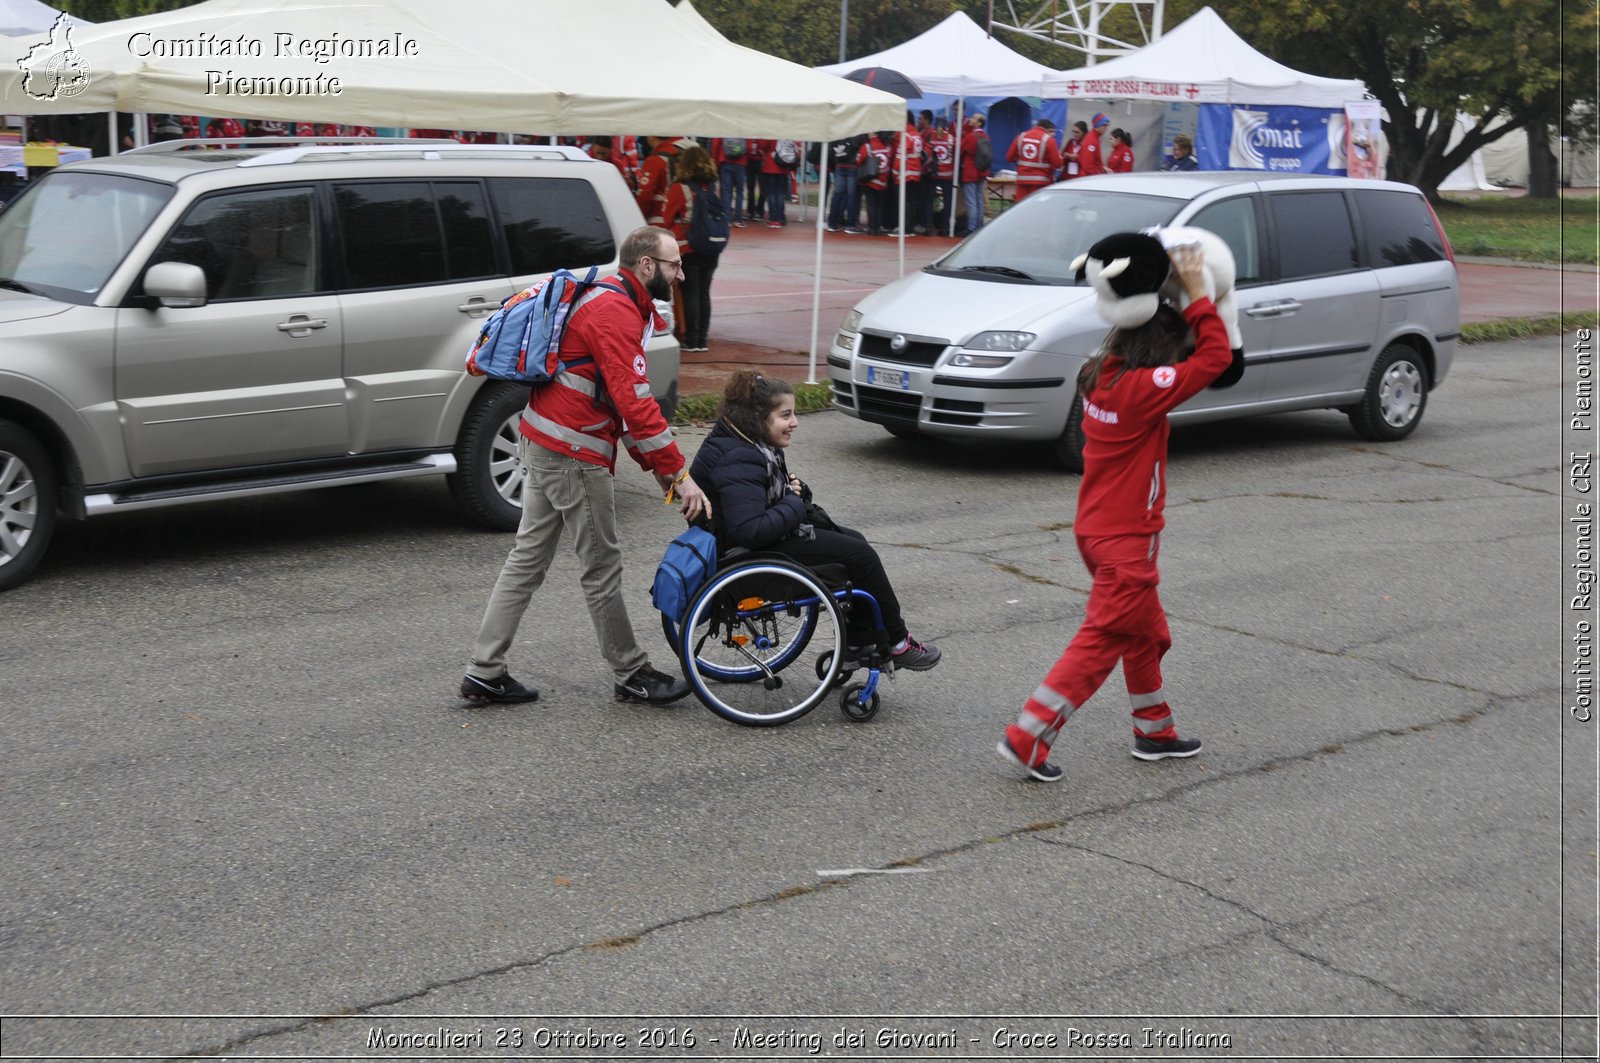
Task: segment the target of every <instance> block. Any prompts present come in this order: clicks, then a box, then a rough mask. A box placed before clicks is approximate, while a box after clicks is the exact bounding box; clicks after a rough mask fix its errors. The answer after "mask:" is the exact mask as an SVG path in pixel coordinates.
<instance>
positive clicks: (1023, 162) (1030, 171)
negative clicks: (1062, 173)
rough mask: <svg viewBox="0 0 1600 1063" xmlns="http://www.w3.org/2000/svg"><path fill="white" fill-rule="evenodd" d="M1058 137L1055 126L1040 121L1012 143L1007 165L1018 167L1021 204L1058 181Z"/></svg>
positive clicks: (1018, 191)
mask: <svg viewBox="0 0 1600 1063" xmlns="http://www.w3.org/2000/svg"><path fill="white" fill-rule="evenodd" d="M1055 134H1056V126H1055V123H1054V122H1052V121H1050V119H1048V118H1041V119H1039V121H1038V123H1037V124H1036V125H1035V126H1034V127H1033V128H1032V129H1024V130H1023V131H1022V132H1020V133H1018V134H1017V139H1016V140H1013V141H1012V142H1011V150H1010V151H1007V152H1006V161H1007V162H1010V163H1014V164H1015V165H1016V167H1017V202H1018V203H1020V202H1022V201H1023V200H1024V199H1026V198H1027V197H1028V196H1030V195H1032V194H1033V193H1034V192H1037V191H1038V190H1039V189H1041V188H1043V187H1044V186H1045V185H1048V184H1050V183H1051V182H1052V181H1054V180H1055V179H1056V171H1057V170H1059V169H1061V145H1059V144H1057V143H1056V135H1055Z"/></svg>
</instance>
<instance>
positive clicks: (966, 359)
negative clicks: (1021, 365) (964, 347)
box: [950, 351, 1012, 369]
mask: <svg viewBox="0 0 1600 1063" xmlns="http://www.w3.org/2000/svg"><path fill="white" fill-rule="evenodd" d="M1011 361H1012V359H1011V356H1010V355H1009V354H972V353H971V352H969V351H960V352H957V354H956V355H955V357H953V358H951V359H950V364H951V365H959V366H961V367H962V368H964V369H999V368H1000V367H1001V366H1003V365H1010V364H1011Z"/></svg>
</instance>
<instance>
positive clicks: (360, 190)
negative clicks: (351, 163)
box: [333, 181, 499, 289]
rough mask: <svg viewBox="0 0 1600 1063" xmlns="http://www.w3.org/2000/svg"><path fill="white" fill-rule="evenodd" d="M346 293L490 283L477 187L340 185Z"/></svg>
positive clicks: (491, 266)
mask: <svg viewBox="0 0 1600 1063" xmlns="http://www.w3.org/2000/svg"><path fill="white" fill-rule="evenodd" d="M333 198H334V210H335V212H336V213H337V215H338V219H339V229H340V233H341V235H342V237H343V240H344V271H345V287H347V288H352V289H360V288H404V287H409V286H413V285H418V284H442V283H444V282H446V281H452V280H471V279H473V278H476V277H488V276H493V275H495V274H496V273H498V272H499V270H498V269H497V268H496V266H495V259H494V246H493V243H492V241H491V238H490V231H489V217H488V210H487V208H486V205H485V204H484V201H483V190H482V188H481V187H480V186H479V185H478V183H477V182H476V181H440V182H429V181H362V182H351V183H348V184H338V185H335V186H334V190H333Z"/></svg>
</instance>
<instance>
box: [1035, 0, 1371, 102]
mask: <svg viewBox="0 0 1600 1063" xmlns="http://www.w3.org/2000/svg"><path fill="white" fill-rule="evenodd" d="M1366 92H1367V88H1366V86H1365V85H1364V84H1362V82H1361V81H1359V80H1354V79H1352V80H1344V79H1341V78H1325V77H1317V76H1316V75H1314V74H1303V73H1301V72H1300V71H1298V70H1295V69H1293V68H1292V67H1287V66H1284V65H1283V64H1282V63H1279V62H1277V61H1275V60H1272V59H1268V58H1267V57H1266V56H1264V55H1262V54H1261V53H1260V52H1258V51H1256V50H1255V49H1254V48H1252V47H1250V45H1248V44H1246V43H1245V41H1244V39H1243V38H1242V37H1240V36H1239V35H1238V34H1237V33H1235V32H1233V30H1232V29H1230V28H1229V27H1228V24H1227V23H1226V22H1223V21H1222V16H1221V15H1218V14H1217V13H1216V12H1215V11H1213V10H1212V9H1211V8H1209V7H1207V8H1202V9H1201V10H1200V11H1199V12H1198V13H1197V14H1195V15H1194V16H1193V17H1192V18H1190V19H1188V20H1187V21H1185V22H1183V23H1182V24H1181V25H1179V26H1177V27H1176V28H1174V29H1173V30H1172V31H1171V32H1169V33H1166V34H1163V35H1162V37H1161V39H1160V40H1159V41H1156V42H1155V43H1154V44H1150V45H1147V46H1146V47H1144V48H1141V49H1139V50H1138V51H1137V52H1133V53H1131V54H1129V55H1124V56H1118V57H1117V58H1116V59H1110V60H1107V61H1106V62H1104V63H1097V64H1096V65H1094V66H1086V67H1080V68H1079V69H1077V70H1066V71H1063V72H1061V73H1059V74H1055V75H1053V76H1052V77H1050V78H1048V79H1047V80H1046V83H1045V90H1044V95H1045V96H1046V97H1048V98H1050V99H1068V100H1070V99H1075V98H1084V99H1118V100H1160V101H1163V102H1167V103H1243V104H1284V105H1289V106H1298V107H1343V106H1344V104H1345V103H1346V102H1347V101H1350V100H1359V99H1362V98H1363V97H1364V96H1365V95H1366Z"/></svg>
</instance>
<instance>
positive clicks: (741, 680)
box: [663, 561, 844, 727]
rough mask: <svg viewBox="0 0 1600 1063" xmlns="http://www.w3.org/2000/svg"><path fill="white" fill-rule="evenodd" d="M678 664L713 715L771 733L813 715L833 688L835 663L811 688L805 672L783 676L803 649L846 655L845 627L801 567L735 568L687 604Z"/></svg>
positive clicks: (674, 635)
mask: <svg viewBox="0 0 1600 1063" xmlns="http://www.w3.org/2000/svg"><path fill="white" fill-rule="evenodd" d="M669 626H670V627H671V628H672V629H673V630H671V631H669V632H668V641H669V642H670V641H672V640H673V639H676V640H677V643H678V659H679V660H680V661H681V662H682V664H683V674H684V677H685V678H686V679H687V680H688V681H689V686H690V689H692V690H693V691H694V693H695V696H696V697H698V698H699V699H700V700H701V701H702V702H704V703H705V706H706V707H707V708H708V709H710V710H711V711H712V712H715V713H716V714H717V715H719V716H721V717H723V718H724V719H727V720H731V721H733V722H734V723H738V724H744V725H745V726H748V727H772V726H775V725H777V724H780V723H788V722H789V721H790V720H794V719H798V718H799V717H801V716H804V715H805V714H806V713H808V712H810V711H811V710H812V709H813V708H815V707H816V706H817V704H818V703H819V702H821V701H822V699H823V698H824V697H826V696H827V693H828V691H829V689H830V688H831V687H832V686H833V683H834V680H835V675H836V673H837V671H838V667H837V665H836V664H835V665H830V666H829V667H828V668H827V670H826V673H825V674H823V675H821V676H819V677H818V681H817V682H815V683H813V682H812V679H811V677H810V676H809V675H807V674H805V672H806V670H805V669H801V668H797V669H792V670H790V671H787V672H785V671H784V669H785V668H787V667H788V666H789V665H790V664H792V663H794V661H795V660H796V659H798V658H799V657H800V655H801V654H802V653H804V652H805V650H806V648H807V647H808V646H811V647H813V648H814V649H817V650H819V651H822V652H825V653H829V652H831V660H832V661H837V660H838V659H839V656H840V653H841V651H843V649H844V626H843V624H842V622H841V620H840V616H839V610H838V605H837V603H836V602H835V600H834V598H833V595H832V593H831V592H830V591H829V590H828V589H827V588H826V587H825V586H824V585H823V584H822V582H821V581H820V580H818V579H817V577H816V576H814V575H812V574H811V572H810V571H809V570H807V569H805V568H803V567H802V566H799V565H795V564H793V563H785V562H774V561H753V562H746V563H743V564H736V565H732V566H730V567H728V568H726V569H723V570H722V571H721V572H719V573H717V574H716V575H715V576H713V577H711V580H710V582H708V583H707V584H706V585H705V586H704V587H702V588H701V589H700V590H699V591H698V592H697V593H696V594H695V596H694V600H693V601H691V602H690V603H689V609H688V612H687V613H686V614H685V616H684V621H683V625H682V628H681V629H678V627H677V625H667V624H663V628H664V629H665V628H667V627H669Z"/></svg>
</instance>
